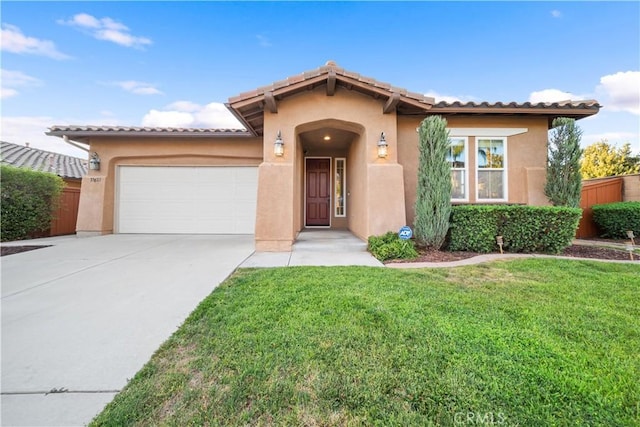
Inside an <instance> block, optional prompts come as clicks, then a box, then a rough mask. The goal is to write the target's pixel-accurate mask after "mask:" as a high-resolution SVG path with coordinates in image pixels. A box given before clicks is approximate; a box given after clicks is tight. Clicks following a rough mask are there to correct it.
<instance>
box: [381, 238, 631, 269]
mask: <svg viewBox="0 0 640 427" xmlns="http://www.w3.org/2000/svg"><path fill="white" fill-rule="evenodd" d="M609 241H610V240H609ZM419 252H420V256H419V257H418V258H416V259H412V260H402V259H397V260H390V261H386V262H385V263H387V264H392V263H405V262H451V261H458V260H461V259H467V258H472V257H474V256H477V255H482V254H480V253H477V252H461V251H459V252H447V251H434V250H421V251H419ZM560 255H562V256H569V257H577V258H593V259H610V260H620V261H630V258H629V252H626V251H621V250H616V249H609V248H601V247H596V246H581V245H572V246H569V247H568V248H567V249H565V250H564V251H563V252H562V253H561V254H560ZM634 259H635V260H640V256H638V255H637V254H636V255H634Z"/></svg>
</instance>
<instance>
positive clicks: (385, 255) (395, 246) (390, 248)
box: [367, 231, 418, 261]
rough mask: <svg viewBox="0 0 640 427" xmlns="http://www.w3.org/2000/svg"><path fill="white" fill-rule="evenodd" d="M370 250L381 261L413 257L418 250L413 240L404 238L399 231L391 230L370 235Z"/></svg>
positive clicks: (416, 254)
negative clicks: (381, 233) (399, 234)
mask: <svg viewBox="0 0 640 427" xmlns="http://www.w3.org/2000/svg"><path fill="white" fill-rule="evenodd" d="M368 243H369V245H368V248H367V249H368V250H369V252H371V254H372V255H373V256H374V257H376V258H377V259H378V260H380V261H386V260H389V259H413V258H416V257H417V256H418V252H417V251H416V248H415V246H414V243H413V241H411V240H402V239H401V238H400V237H398V234H397V233H394V232H393V231H389V232H388V233H386V234H383V235H382V236H369V242H368Z"/></svg>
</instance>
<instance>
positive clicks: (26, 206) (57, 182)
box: [0, 165, 64, 242]
mask: <svg viewBox="0 0 640 427" xmlns="http://www.w3.org/2000/svg"><path fill="white" fill-rule="evenodd" d="M63 188H64V181H63V180H62V178H60V177H59V176H57V175H54V174H52V173H46V172H37V171H33V170H30V169H23V168H16V167H13V166H8V165H1V166H0V194H1V203H0V204H1V210H2V230H1V232H2V241H3V242H6V241H10V240H20V239H25V238H28V237H30V235H31V234H33V233H37V232H42V231H46V230H48V229H49V227H50V226H51V220H52V219H53V212H54V211H55V209H56V208H57V206H58V203H59V201H60V195H61V194H62V189H63Z"/></svg>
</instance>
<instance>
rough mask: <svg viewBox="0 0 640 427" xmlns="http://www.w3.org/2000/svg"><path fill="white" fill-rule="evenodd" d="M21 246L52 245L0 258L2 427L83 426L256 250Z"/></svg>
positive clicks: (71, 240)
mask: <svg viewBox="0 0 640 427" xmlns="http://www.w3.org/2000/svg"><path fill="white" fill-rule="evenodd" d="M27 244H28V245H39V244H53V245H54V246H51V247H48V248H43V249H37V250H33V251H29V252H23V253H19V254H14V255H8V256H5V257H2V258H1V259H0V262H1V264H2V300H1V303H2V396H1V414H2V415H1V416H2V418H1V420H0V424H1V425H3V426H82V425H85V424H87V423H88V422H89V421H91V419H92V418H93V417H94V416H95V415H96V414H98V413H99V412H100V411H101V410H102V409H103V408H104V406H105V405H106V404H107V403H108V402H109V401H111V399H112V398H113V397H114V396H115V394H116V393H117V392H118V391H119V390H121V389H122V388H123V387H124V386H125V385H126V383H127V381H128V379H130V378H132V377H133V376H134V375H135V374H136V372H138V370H140V368H142V366H143V365H144V364H145V363H146V362H147V361H148V360H149V359H150V358H151V355H152V354H153V353H154V352H155V351H156V350H157V349H158V347H159V346H160V345H161V344H162V343H163V342H164V341H165V340H166V339H167V338H168V337H169V336H170V335H171V334H172V333H173V332H174V331H175V330H176V329H177V328H178V327H179V326H180V325H181V324H182V322H183V321H184V319H185V318H186V317H187V316H188V315H189V313H190V312H191V311H192V310H193V309H195V307H196V306H197V305H198V303H199V302H200V301H202V299H204V298H205V297H206V296H207V295H209V294H210V293H211V291H212V290H213V289H214V288H215V287H216V286H217V285H218V284H219V283H220V282H222V281H223V280H224V279H225V278H226V277H227V276H228V275H229V274H230V273H231V272H233V271H234V269H235V268H236V267H237V266H238V264H240V263H241V262H242V261H243V260H245V259H246V258H247V257H248V256H249V255H250V254H251V253H252V252H253V250H254V240H253V236H251V235H246V236H183V235H107V236H100V237H89V238H75V237H66V238H52V239H39V240H35V241H25V242H16V243H14V245H27ZM3 245H4V243H3Z"/></svg>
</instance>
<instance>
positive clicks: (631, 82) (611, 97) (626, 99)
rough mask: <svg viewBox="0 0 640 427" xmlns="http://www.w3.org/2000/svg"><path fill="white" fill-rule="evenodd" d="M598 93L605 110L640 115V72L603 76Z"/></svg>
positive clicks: (597, 89)
mask: <svg viewBox="0 0 640 427" xmlns="http://www.w3.org/2000/svg"><path fill="white" fill-rule="evenodd" d="M596 92H597V93H598V94H599V95H602V100H601V101H600V102H601V103H602V104H603V105H604V108H607V109H611V111H626V112H629V113H631V114H636V115H640V71H625V72H622V71H620V72H618V73H615V74H609V75H606V76H603V77H601V78H600V85H599V86H598V87H597V88H596Z"/></svg>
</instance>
